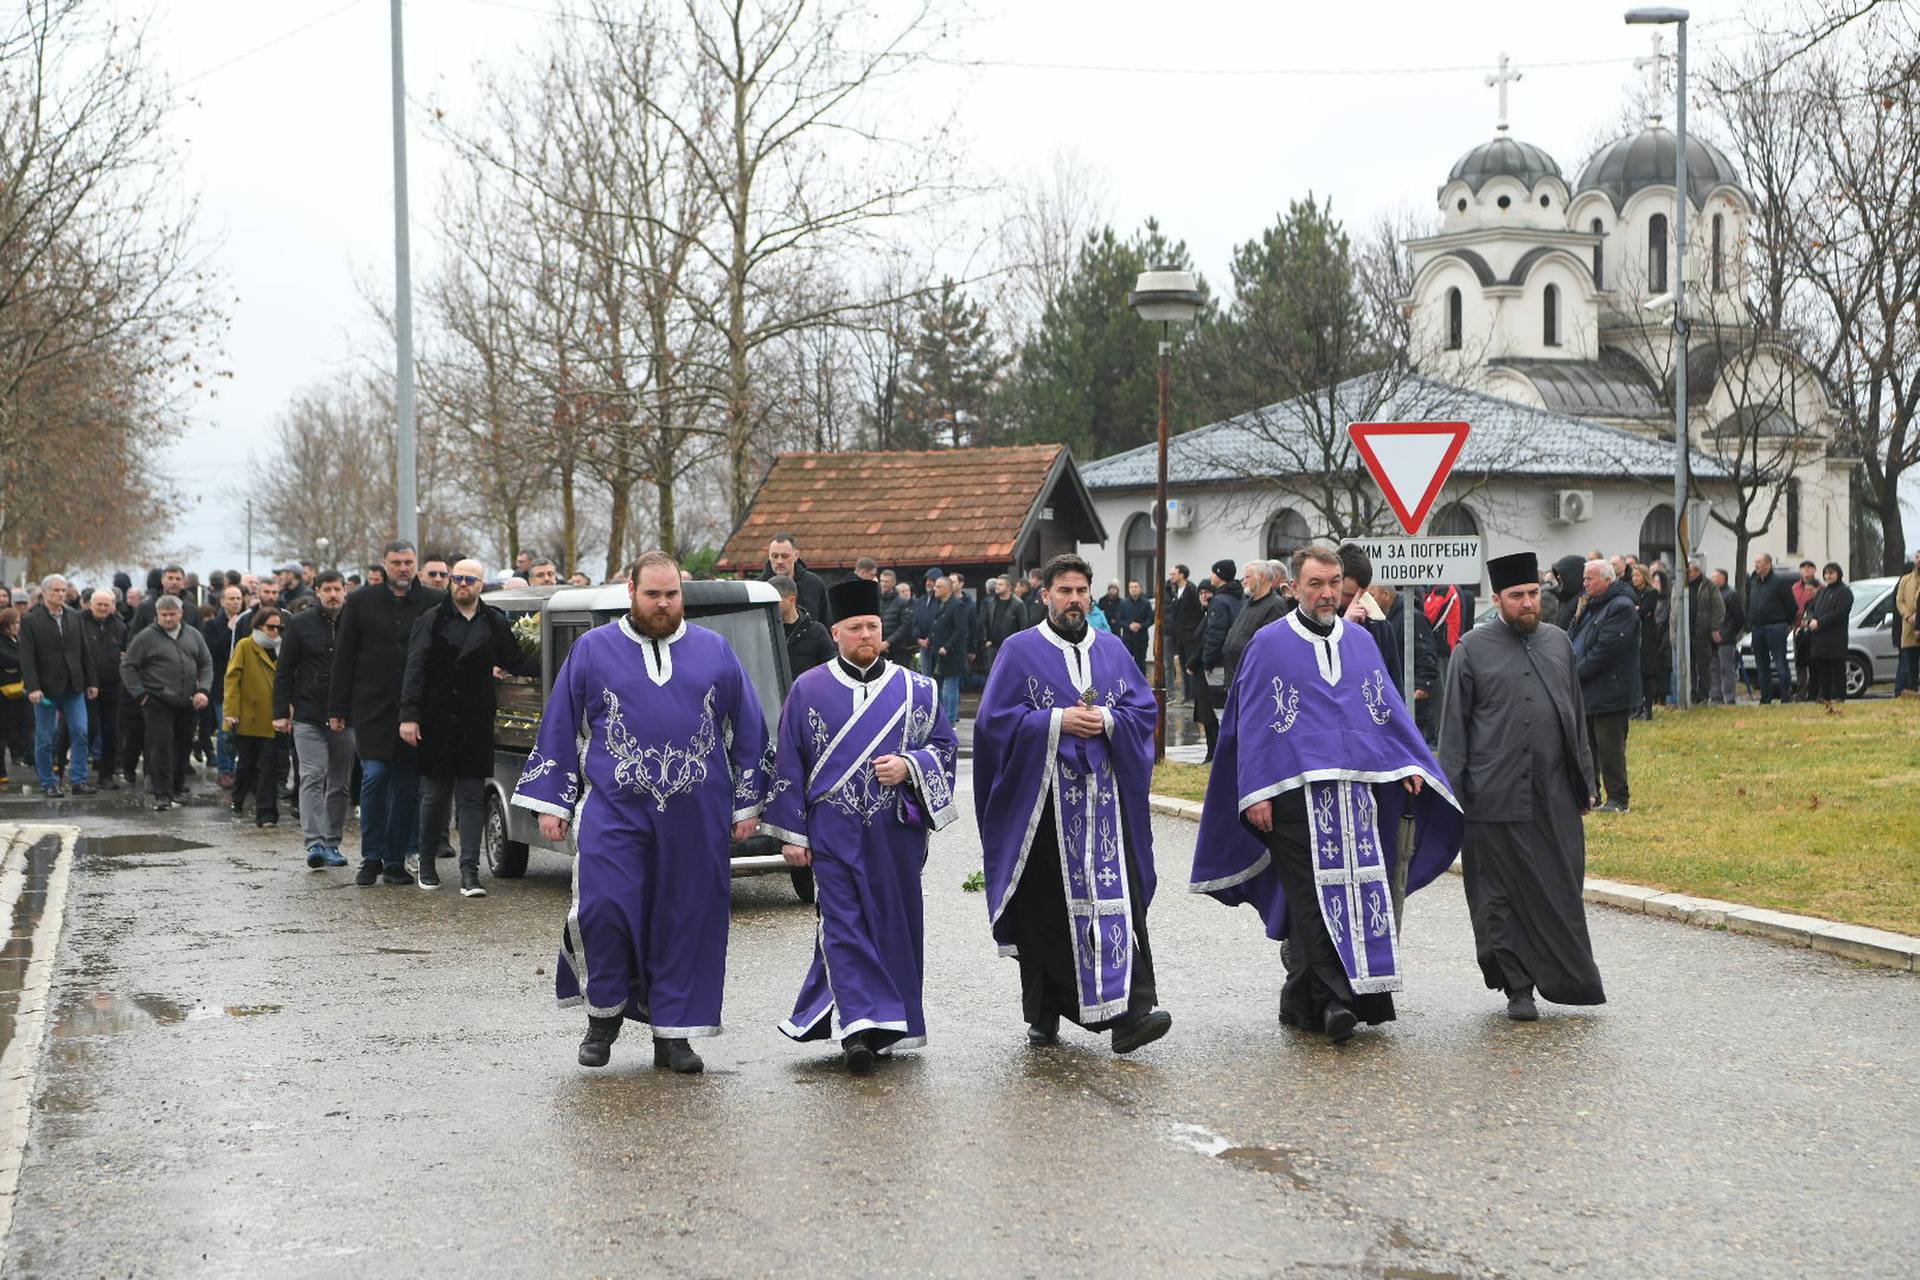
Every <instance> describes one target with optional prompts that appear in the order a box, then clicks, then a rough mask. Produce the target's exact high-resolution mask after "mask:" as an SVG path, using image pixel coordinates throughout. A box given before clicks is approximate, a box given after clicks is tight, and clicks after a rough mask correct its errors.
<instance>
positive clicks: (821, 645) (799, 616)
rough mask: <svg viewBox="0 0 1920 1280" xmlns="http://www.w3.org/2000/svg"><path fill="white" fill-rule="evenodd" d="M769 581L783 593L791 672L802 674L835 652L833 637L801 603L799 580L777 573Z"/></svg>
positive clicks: (782, 622)
mask: <svg viewBox="0 0 1920 1280" xmlns="http://www.w3.org/2000/svg"><path fill="white" fill-rule="evenodd" d="M767 585H768V586H770V587H772V588H773V589H774V590H775V591H778V592H779V593H780V625H781V626H783V627H785V628H786V633H787V672H788V674H789V675H791V676H793V677H794V678H796V679H797V678H798V677H799V675H800V673H801V672H803V671H811V670H813V669H814V668H815V667H817V666H819V665H820V664H821V663H823V662H825V661H826V660H827V659H828V658H831V657H832V656H833V637H832V636H831V635H829V634H828V633H827V628H826V626H825V625H824V624H822V623H821V621H820V620H819V619H818V618H816V617H814V616H813V615H812V614H811V613H809V612H808V611H807V610H806V609H805V607H803V606H802V605H801V603H800V592H799V584H798V583H796V582H795V581H794V580H793V579H792V578H789V577H787V576H786V575H785V574H778V573H776V574H775V575H774V576H773V577H771V578H769V579H767Z"/></svg>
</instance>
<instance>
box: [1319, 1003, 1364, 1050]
mask: <svg viewBox="0 0 1920 1280" xmlns="http://www.w3.org/2000/svg"><path fill="white" fill-rule="evenodd" d="M1359 1021H1360V1020H1359V1019H1358V1018H1356V1017H1354V1016H1353V1010H1351V1009H1349V1008H1347V1006H1345V1005H1343V1004H1341V1003H1340V1002H1339V1001H1338V1000H1335V1001H1332V1002H1331V1003H1329V1004H1328V1005H1327V1011H1326V1014H1325V1015H1324V1017H1323V1018H1322V1019H1321V1025H1322V1026H1323V1027H1325V1028H1326V1032H1327V1039H1329V1040H1331V1041H1333V1042H1334V1043H1335V1044H1345V1043H1346V1042H1347V1041H1349V1040H1351V1039H1353V1028H1354V1026H1355V1024H1356V1023H1358V1022H1359Z"/></svg>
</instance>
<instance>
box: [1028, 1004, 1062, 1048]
mask: <svg viewBox="0 0 1920 1280" xmlns="http://www.w3.org/2000/svg"><path fill="white" fill-rule="evenodd" d="M1027 1043H1028V1044H1030V1045H1032V1046H1033V1047H1034V1048H1036V1049H1044V1048H1045V1047H1046V1046H1048V1045H1050V1044H1059V1043H1060V1015H1059V1014H1057V1013H1056V1014H1054V1015H1053V1016H1052V1017H1051V1018H1047V1019H1044V1020H1042V1021H1040V1022H1033V1023H1028V1024H1027Z"/></svg>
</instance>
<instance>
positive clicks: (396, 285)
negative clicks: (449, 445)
mask: <svg viewBox="0 0 1920 1280" xmlns="http://www.w3.org/2000/svg"><path fill="white" fill-rule="evenodd" d="M391 27H392V45H393V50H392V52H393V343H394V408H395V410H396V415H395V416H396V417H397V418H398V427H399V430H398V432H397V433H396V434H397V436H398V439H397V440H396V442H395V451H396V452H397V453H398V455H399V456H398V458H397V459H396V464H397V465H396V467H395V475H394V496H395V499H396V501H395V504H394V505H395V507H396V508H397V510H396V511H395V512H394V516H395V532H396V533H397V534H398V535H399V536H400V537H402V538H405V539H406V540H407V541H408V542H412V541H414V540H415V539H416V538H417V537H418V536H419V528H420V502H419V494H418V489H419V485H418V479H417V474H416V466H417V459H416V454H415V449H416V446H415V443H414V390H413V253H412V249H411V247H410V245H409V235H408V231H409V227H408V215H407V76H406V53H405V47H404V43H403V41H402V39H401V14H400V0H393V3H392V15H391Z"/></svg>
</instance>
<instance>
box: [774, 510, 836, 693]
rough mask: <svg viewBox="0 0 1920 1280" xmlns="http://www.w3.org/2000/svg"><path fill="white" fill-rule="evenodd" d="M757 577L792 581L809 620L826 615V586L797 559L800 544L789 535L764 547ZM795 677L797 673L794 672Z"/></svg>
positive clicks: (780, 536)
mask: <svg viewBox="0 0 1920 1280" xmlns="http://www.w3.org/2000/svg"><path fill="white" fill-rule="evenodd" d="M760 577H761V578H762V579H763V580H765V581H767V582H772V581H773V580H774V579H775V578H792V579H793V586H794V590H796V591H797V592H799V595H800V607H801V608H802V609H805V610H806V611H807V613H808V615H809V616H811V617H814V618H824V617H826V616H827V584H826V583H825V582H822V581H821V580H820V575H819V574H817V573H815V572H814V571H813V570H811V569H809V568H807V562H806V561H804V560H802V559H801V558H800V544H799V543H797V542H796V541H794V537H793V535H792V534H791V533H776V534H774V535H773V541H771V542H769V543H768V544H767V564H766V567H765V569H763V570H762V571H761V574H760ZM794 674H795V675H799V674H800V673H799V672H798V671H796V672H794Z"/></svg>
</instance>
